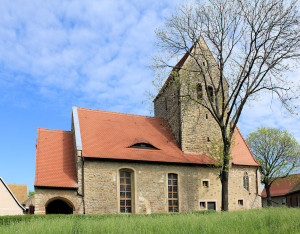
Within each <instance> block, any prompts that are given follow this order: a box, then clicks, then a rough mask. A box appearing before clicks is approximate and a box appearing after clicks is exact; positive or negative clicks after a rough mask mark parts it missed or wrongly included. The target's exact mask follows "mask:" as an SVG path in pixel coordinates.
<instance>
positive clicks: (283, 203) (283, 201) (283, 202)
mask: <svg viewBox="0 0 300 234" xmlns="http://www.w3.org/2000/svg"><path fill="white" fill-rule="evenodd" d="M282 205H286V198H285V197H283V198H282Z"/></svg>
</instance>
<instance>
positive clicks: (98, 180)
mask: <svg viewBox="0 0 300 234" xmlns="http://www.w3.org/2000/svg"><path fill="white" fill-rule="evenodd" d="M120 169H130V170H132V171H133V173H134V179H133V194H134V195H133V204H134V206H133V213H141V214H150V213H168V203H167V201H168V173H176V174H178V184H179V186H178V190H179V211H180V212H186V211H196V210H205V209H207V202H215V203H216V209H217V210H220V209H221V183H220V180H219V178H218V173H219V170H218V168H213V167H205V166H201V165H198V166H197V165H160V164H152V163H134V162H117V161H115V162H113V161H104V160H90V159H86V160H85V168H84V174H85V176H84V189H85V210H86V214H115V213H119V170H120ZM245 171H247V172H248V176H249V186H250V189H249V191H247V190H246V189H244V188H243V175H244V172H245ZM258 175H259V174H258ZM256 179H258V181H260V178H256V168H255V167H242V166H233V167H232V168H231V169H230V177H229V191H230V193H229V209H230V210H237V209H252V208H260V207H261V199H260V197H259V196H257V195H256V182H255V181H256ZM203 181H208V187H204V186H203ZM258 186H259V189H258V191H259V194H260V183H259V185H258ZM35 192H36V193H35V213H36V214H44V213H45V206H46V205H47V204H48V203H49V201H52V200H53V199H62V200H64V201H67V202H70V203H72V204H73V206H74V214H82V213H83V204H82V199H81V197H80V196H78V195H77V191H76V190H64V189H46V188H36V189H35ZM238 200H243V206H240V205H239V204H238ZM200 202H202V203H203V202H204V203H205V207H200Z"/></svg>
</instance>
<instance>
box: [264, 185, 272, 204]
mask: <svg viewBox="0 0 300 234" xmlns="http://www.w3.org/2000/svg"><path fill="white" fill-rule="evenodd" d="M265 187H266V192H267V206H272V200H271V192H270V187H271V186H269V185H268V184H265Z"/></svg>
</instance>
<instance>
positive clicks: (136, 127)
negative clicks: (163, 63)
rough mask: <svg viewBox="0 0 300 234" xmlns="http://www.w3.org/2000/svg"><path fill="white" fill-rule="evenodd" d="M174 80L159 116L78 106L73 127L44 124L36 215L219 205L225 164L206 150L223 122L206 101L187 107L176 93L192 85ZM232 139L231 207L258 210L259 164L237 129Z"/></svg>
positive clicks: (159, 100)
mask: <svg viewBox="0 0 300 234" xmlns="http://www.w3.org/2000/svg"><path fill="white" fill-rule="evenodd" d="M189 59H190V58H189V54H188V53H187V54H186V55H185V56H184V57H183V58H182V59H181V60H180V61H179V63H178V64H177V66H176V67H177V68H178V67H183V66H185V65H186V64H188V63H189ZM203 66H207V64H205V63H203ZM179 74H180V73H179ZM172 79H173V76H172V75H170V76H169V78H168V79H167V81H166V83H165V85H164V86H163V88H162V89H161V91H160V92H159V94H158V95H157V97H156V98H155V100H154V111H155V117H147V116H140V115H132V114H122V113H116V112H108V111H100V110H93V109H85V108H79V107H73V108H72V124H71V126H72V127H71V131H61V130H51V129H38V134H37V146H36V171H35V183H34V185H35V213H36V214H45V213H46V214H53V213H64V214H72V213H73V214H118V213H137V214H151V213H168V212H186V211H199V210H207V209H214V210H221V181H220V178H219V174H220V167H219V166H218V163H217V159H216V157H214V155H210V153H209V151H208V150H207V149H208V148H209V146H210V145H211V144H212V142H213V141H214V139H218V137H219V134H218V130H217V129H218V128H217V125H216V123H215V120H214V119H213V118H212V116H211V115H210V113H209V112H208V111H206V110H205V109H204V108H202V107H201V106H193V105H192V106H190V107H189V108H186V104H187V103H186V102H184V101H182V100H181V99H180V98H179V97H178V96H176V95H174V94H176V93H183V92H185V89H186V87H185V86H184V85H182V86H178V87H175V88H174V83H172ZM199 85H201V82H200V83H199ZM198 89H199V86H197V87H196V88H195V95H197V92H198ZM203 95H204V97H203V98H210V97H209V95H210V92H207V93H203ZM233 141H234V143H233V144H232V149H231V155H232V157H231V167H230V170H229V210H237V209H253V208H260V207H261V198H260V164H259V163H258V162H257V161H256V160H255V158H254V156H253V154H252V152H251V151H250V149H249V147H248V145H247V144H246V142H245V140H244V138H243V136H242V135H241V133H240V131H239V130H238V128H236V129H235V132H234V137H233Z"/></svg>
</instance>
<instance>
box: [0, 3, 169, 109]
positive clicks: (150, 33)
mask: <svg viewBox="0 0 300 234" xmlns="http://www.w3.org/2000/svg"><path fill="white" fill-rule="evenodd" d="M173 5H175V3H174V2H173V1H159V2H153V1H142V2H141V1H125V0H124V1H123V0H120V1H110V0H103V1H96V0H88V1H46V2H45V1H37V0H35V1H34V0H32V1H2V3H1V6H0V35H1V36H0V53H1V57H0V66H1V67H2V68H3V70H4V71H6V72H5V73H6V74H5V75H6V76H5V78H4V79H3V81H1V84H3V85H5V87H3V89H6V90H7V92H9V89H10V88H12V87H13V88H14V90H16V89H15V87H16V86H19V87H20V86H22V85H24V82H25V83H26V84H30V85H31V86H34V88H35V92H36V93H39V95H40V96H41V97H42V98H44V101H55V100H57V99H59V100H61V97H60V94H61V92H62V91H63V92H65V93H68V94H67V95H65V96H66V97H67V96H74V95H72V94H71V93H72V92H76V93H78V94H80V96H78V100H77V101H78V103H82V104H83V105H84V103H85V102H86V103H93V102H94V103H104V102H107V100H108V99H113V100H114V103H115V105H119V104H122V105H123V103H124V100H127V101H129V102H130V104H131V105H134V103H136V102H137V101H138V100H139V102H141V100H142V99H143V97H144V92H141V86H137V85H136V84H143V87H145V86H146V83H147V82H148V83H149V84H150V82H151V73H150V72H149V71H148V70H147V68H146V66H145V65H146V64H147V62H148V60H149V57H150V55H151V53H152V50H153V47H152V45H153V41H154V29H155V28H156V27H157V26H158V25H159V24H160V23H161V19H162V16H163V15H164V14H166V12H168V11H170V10H171V9H172V6H173ZM16 74H18V75H17V76H16ZM137 88H138V89H137ZM28 91H29V89H24V90H22V89H19V90H18V92H19V94H18V93H16V96H18V95H20V96H22V95H23V96H27V97H26V98H27V99H28V102H33V103H34V102H35V100H32V96H31V95H30V94H29V93H28V95H26V92H28ZM2 98H3V97H2ZM26 98H25V99H24V100H23V101H24V102H26ZM34 98H36V96H34ZM2 101H3V100H2ZM8 101H9V100H8ZM68 102H70V100H66V103H68ZM72 102H74V100H72ZM75 102H76V100H75ZM112 102H113V101H112ZM95 105H96V104H95Z"/></svg>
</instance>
